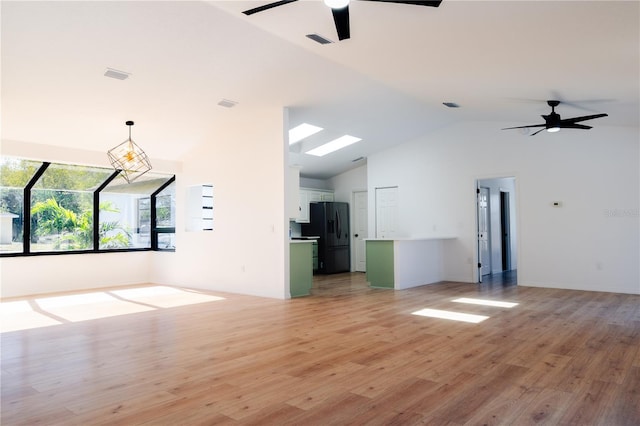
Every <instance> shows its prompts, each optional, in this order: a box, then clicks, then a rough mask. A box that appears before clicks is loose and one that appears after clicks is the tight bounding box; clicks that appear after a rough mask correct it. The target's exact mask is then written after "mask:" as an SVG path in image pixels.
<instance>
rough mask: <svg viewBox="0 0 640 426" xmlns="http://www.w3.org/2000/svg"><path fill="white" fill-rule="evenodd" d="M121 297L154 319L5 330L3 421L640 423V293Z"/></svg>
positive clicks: (354, 284) (430, 289)
mask: <svg viewBox="0 0 640 426" xmlns="http://www.w3.org/2000/svg"><path fill="white" fill-rule="evenodd" d="M105 294H107V295H108V296H109V297H112V298H114V299H117V302H114V303H132V304H134V305H137V306H140V307H141V311H140V312H135V310H131V309H132V308H131V307H129V308H127V309H129V310H127V309H124V308H122V309H124V311H123V312H124V314H123V315H120V316H114V317H104V318H101V316H104V315H102V314H99V313H100V312H102V308H101V307H100V306H102V305H100V303H102V302H100V301H99V300H98V299H99V298H97V299H95V300H93V301H92V302H91V303H87V304H86V305H85V309H86V310H87V311H89V312H87V313H88V314H89V315H88V318H94V319H90V320H82V318H81V315H80V313H79V312H77V311H76V312H74V313H73V314H67V313H66V311H67V310H73V307H72V306H70V304H67V305H65V303H64V300H66V299H55V298H53V299H51V300H48V301H43V300H30V301H27V302H28V303H29V304H30V306H31V307H32V308H34V309H36V310H39V311H41V312H40V313H44V314H47V313H49V314H50V315H51V318H52V320H55V321H56V322H57V325H50V326H47V327H36V328H31V329H26V330H19V331H11V332H5V333H3V334H2V364H1V373H2V376H1V379H2V424H3V425H19V424H43V425H66V424H77V425H99V424H121V425H137V424H152V425H199V424H210V425H213V424H216V425H218V424H220V425H233V424H255V425H288V424H295V425H334V424H335V425H347V424H349V425H391V424H402V425H413V424H428V425H467V424H468V425H482V424H504V425H527V424H546V425H556V424H558V425H565V424H567V425H568V424H571V425H606V426H614V425H638V424H640V296H631V295H620V294H609V293H596V292H581V291H565V290H551V289H537V288H527V287H519V286H507V287H503V286H496V285H494V286H486V285H484V286H478V285H475V284H461V283H440V284H434V285H430V286H425V287H420V288H415V289H410V290H404V291H398V292H394V291H391V290H373V289H369V288H367V287H366V283H365V282H364V275H363V274H359V273H355V274H339V275H334V276H328V277H319V278H318V279H317V280H316V282H315V284H314V288H313V295H312V296H311V297H306V298H299V299H293V300H288V301H282V300H270V299H262V298H257V297H248V296H241V295H231V294H216V296H220V297H211V296H209V295H206V294H203V295H200V294H199V293H197V292H188V291H186V292H184V293H181V294H180V295H174V296H171V294H165V293H163V292H162V291H160V292H159V294H157V295H155V296H154V295H153V294H152V295H145V294H144V292H141V293H140V292H138V293H136V292H135V291H133V290H132V291H131V292H129V293H123V292H120V293H118V292H116V291H115V290H113V291H107V292H105ZM200 296H202V297H203V298H202V299H199V297H200ZM458 298H467V299H481V300H491V301H502V302H513V303H518V305H516V306H513V307H510V308H508V307H502V306H485V305H479V304H467V303H459V302H454V300H456V299H458ZM178 299H179V300H180V303H177V302H176V303H172V301H174V300H178ZM183 299H184V300H183ZM52 300H53V301H52ZM189 301H190V302H191V304H189V303H187V302H189ZM54 302H55V303H54ZM183 302H184V303H183ZM99 305H100V306H99ZM7 306H8V305H7ZM122 306H124V305H122ZM127 306H128V305H127ZM424 309H432V310H439V311H449V312H454V313H456V312H457V313H466V314H475V315H481V316H486V317H488V318H487V319H485V320H484V321H482V322H480V323H469V322H461V321H456V320H448V319H438V318H432V317H426V316H418V315H413V314H412V313H413V312H416V311H420V310H424ZM51 312H53V313H51ZM127 312H128V313H127ZM34 315H35V314H34ZM69 318H71V320H70V319H69Z"/></svg>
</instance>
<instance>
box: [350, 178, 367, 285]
mask: <svg viewBox="0 0 640 426" xmlns="http://www.w3.org/2000/svg"><path fill="white" fill-rule="evenodd" d="M363 193H364V194H365V195H366V197H365V202H364V208H365V209H366V215H365V218H366V220H367V223H366V226H365V232H366V234H365V236H364V237H363V239H364V238H368V235H369V223H368V222H369V192H368V190H366V189H360V190H357V189H356V190H353V192H352V193H351V205H352V206H353V208H352V209H350V210H351V216H352V220H351V234H352V241H353V244H352V245H351V247H352V253H351V259H353V265H352V268H351V270H352V271H355V272H366V269H367V265H366V247H365V250H363V255H364V257H365V259H364V261H365V270H363V271H360V270H359V269H358V256H357V253H358V249H357V247H356V245H357V244H358V243H357V239H356V237H355V235H356V233H357V232H358V228H357V227H356V225H357V224H358V220H357V216H358V209H357V205H356V198H357V195H358V194H363ZM363 244H365V243H364V241H363Z"/></svg>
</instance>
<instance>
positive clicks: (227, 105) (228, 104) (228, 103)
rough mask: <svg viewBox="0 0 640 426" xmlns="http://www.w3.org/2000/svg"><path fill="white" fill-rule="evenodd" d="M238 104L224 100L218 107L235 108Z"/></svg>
mask: <svg viewBox="0 0 640 426" xmlns="http://www.w3.org/2000/svg"><path fill="white" fill-rule="evenodd" d="M237 104H238V103H237V102H236V101H230V100H229V99H223V100H221V101H220V102H218V105H220V106H221V107H225V108H233V107H234V106H236V105H237Z"/></svg>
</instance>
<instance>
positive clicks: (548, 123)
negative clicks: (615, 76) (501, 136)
mask: <svg viewBox="0 0 640 426" xmlns="http://www.w3.org/2000/svg"><path fill="white" fill-rule="evenodd" d="M560 103H561V102H560V101H558V100H548V101H547V105H549V106H550V107H551V113H550V114H549V115H542V118H544V124H531V125H528V126H516V127H505V128H504V129H502V130H510V129H530V128H534V127H540V128H541V129H540V130H538V131H536V132H533V133H532V134H531V135H530V136H535V135H537V134H538V133H540V132H541V131H543V130H546V131H547V132H549V133H555V132H559V131H560V129H582V130H589V129H591V126H587V125H584V124H578V123H579V122H581V121H587V120H593V119H594V118H600V117H607V116H608V115H609V114H605V113H602V114H593V115H584V116H582V117H573V118H565V119H562V118H561V117H560V114H558V113H557V112H556V107H557V106H558V105H560Z"/></svg>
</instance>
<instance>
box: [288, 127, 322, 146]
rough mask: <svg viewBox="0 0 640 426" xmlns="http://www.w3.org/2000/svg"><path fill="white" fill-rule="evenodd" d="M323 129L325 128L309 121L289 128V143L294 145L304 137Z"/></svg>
mask: <svg viewBox="0 0 640 426" xmlns="http://www.w3.org/2000/svg"><path fill="white" fill-rule="evenodd" d="M321 130H323V129H322V127H318V126H314V125H312V124H309V123H302V124H301V125H299V126H296V127H294V128H293V129H290V130H289V145H293V144H294V143H297V142H300V141H301V140H302V139H304V138H308V137H309V136H311V135H315V134H316V133H318V132H319V131H321Z"/></svg>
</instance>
